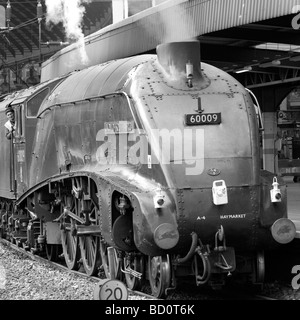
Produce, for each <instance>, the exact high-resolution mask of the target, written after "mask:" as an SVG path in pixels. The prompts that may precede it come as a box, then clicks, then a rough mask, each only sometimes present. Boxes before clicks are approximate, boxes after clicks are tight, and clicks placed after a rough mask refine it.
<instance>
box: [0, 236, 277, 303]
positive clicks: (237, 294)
mask: <svg viewBox="0 0 300 320" xmlns="http://www.w3.org/2000/svg"><path fill="white" fill-rule="evenodd" d="M0 242H1V243H3V244H4V245H6V246H7V247H8V248H11V249H13V250H15V251H17V252H19V253H21V254H23V255H25V256H26V257H29V258H30V259H32V260H34V261H37V262H40V263H43V264H45V265H48V266H51V267H53V268H55V269H59V270H64V271H66V272H68V273H71V274H74V275H77V276H79V277H82V278H88V279H89V280H92V281H94V282H95V286H96V285H98V286H102V285H103V284H104V283H105V282H106V281H107V280H109V279H106V278H100V277H96V276H88V275H87V274H86V273H84V271H83V272H81V271H74V270H70V269H69V268H67V267H66V266H65V265H63V264H62V263H57V262H53V261H49V260H48V259H46V258H44V257H42V256H39V255H36V254H34V253H32V252H30V251H26V250H25V249H24V248H22V247H19V246H18V245H16V244H13V243H12V242H10V241H8V240H5V239H0ZM183 288H185V289H183V290H182V289H179V290H178V291H177V290H176V291H174V292H173V293H171V294H170V295H169V296H168V298H167V300H169V301H172V300H173V301H174V300H277V299H274V298H270V297H267V296H264V295H263V294H255V293H253V292H250V291H249V292H248V291H247V290H245V288H242V290H241V287H238V286H237V287H234V288H229V289H228V288H224V289H222V290H217V291H215V290H206V289H204V290H203V289H200V288H198V287H191V286H190V285H184V286H183ZM186 288H189V292H185V291H186ZM127 290H128V294H129V295H130V296H131V299H133V300H161V299H157V298H154V297H153V296H151V295H149V294H147V293H145V292H141V291H134V290H130V289H127Z"/></svg>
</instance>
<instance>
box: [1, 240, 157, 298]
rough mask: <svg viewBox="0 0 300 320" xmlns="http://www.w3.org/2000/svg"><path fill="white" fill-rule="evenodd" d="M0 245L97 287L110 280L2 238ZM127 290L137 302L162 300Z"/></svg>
mask: <svg viewBox="0 0 300 320" xmlns="http://www.w3.org/2000/svg"><path fill="white" fill-rule="evenodd" d="M0 243H3V244H4V245H6V246H7V247H9V248H12V249H13V250H15V251H17V252H19V253H21V254H24V255H25V256H26V257H29V258H31V259H32V260H35V261H37V262H40V263H44V264H46V265H48V266H51V267H53V268H56V269H59V270H64V271H67V272H69V273H71V274H74V275H77V276H79V277H83V278H89V279H90V280H93V281H95V285H96V284H98V285H100V286H102V285H103V284H104V283H105V282H106V281H107V280H109V279H106V278H99V277H95V276H88V275H87V274H86V273H84V272H81V271H75V270H70V269H69V268H67V267H66V266H64V265H63V264H61V263H57V262H53V261H49V260H48V259H46V258H44V257H42V256H39V255H36V254H33V253H32V252H30V251H27V250H25V249H23V248H21V247H18V246H17V245H16V244H13V243H12V242H10V241H8V240H6V239H2V238H0ZM127 290H128V293H129V295H131V296H132V297H133V298H136V299H137V300H139V299H145V300H160V299H157V298H155V297H153V296H151V295H149V294H146V293H144V292H141V291H135V290H131V289H127Z"/></svg>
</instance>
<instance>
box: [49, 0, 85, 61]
mask: <svg viewBox="0 0 300 320" xmlns="http://www.w3.org/2000/svg"><path fill="white" fill-rule="evenodd" d="M90 1H91V0H45V3H46V6H47V14H46V23H47V24H50V23H51V22H52V23H54V24H58V23H60V22H62V24H63V26H64V29H65V33H66V37H67V38H68V40H70V41H73V42H76V43H77V44H78V48H79V51H80V56H81V62H82V63H83V64H86V63H87V61H88V57H87V54H86V51H85V43H84V34H83V32H82V29H81V25H82V19H83V16H84V13H85V7H84V6H83V5H82V4H83V3H89V2H90Z"/></svg>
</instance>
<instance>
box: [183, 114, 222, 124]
mask: <svg viewBox="0 0 300 320" xmlns="http://www.w3.org/2000/svg"><path fill="white" fill-rule="evenodd" d="M185 123H186V125H188V126H195V125H201V124H202V125H203V124H220V123H221V113H197V114H186V115H185Z"/></svg>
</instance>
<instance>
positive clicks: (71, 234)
mask: <svg viewBox="0 0 300 320" xmlns="http://www.w3.org/2000/svg"><path fill="white" fill-rule="evenodd" d="M8 105H9V106H10V107H12V108H13V109H14V112H15V118H16V130H15V132H14V138H13V139H12V140H7V139H6V137H5V134H4V129H3V130H2V133H1V135H0V143H1V153H0V173H1V179H0V205H1V211H0V223H1V224H0V228H1V236H2V237H4V238H7V239H10V240H11V241H13V242H16V243H17V244H18V245H20V246H23V247H24V248H25V249H27V250H31V251H33V252H36V253H40V254H43V253H45V254H46V255H47V257H48V259H49V260H56V259H57V258H58V255H59V254H60V250H61V251H62V253H63V256H64V259H65V262H66V264H67V266H68V268H70V269H75V270H76V269H78V268H79V267H80V266H81V264H82V265H83V267H84V269H85V272H86V273H87V274H88V275H94V274H96V273H98V272H99V270H100V271H101V270H102V271H103V272H104V273H105V275H106V277H108V278H110V279H122V280H123V281H124V282H126V284H127V286H128V287H129V288H130V289H138V288H140V287H141V286H142V285H143V283H145V281H148V282H147V283H149V284H150V287H151V290H152V294H153V295H154V296H155V297H163V296H166V295H167V294H168V291H169V290H171V289H174V288H175V287H176V284H177V280H178V279H180V278H184V277H188V276H193V277H194V279H195V283H196V285H197V286H201V285H212V286H218V285H223V284H224V283H226V279H227V277H228V275H230V274H232V275H234V274H241V275H246V276H247V278H249V277H250V278H251V280H252V282H253V283H260V282H262V281H263V279H264V274H265V261H264V251H265V250H276V249H277V248H278V247H279V246H281V245H283V244H286V243H289V242H291V241H292V240H293V238H294V236H295V232H296V230H295V226H294V224H293V223H292V222H291V221H290V220H289V219H287V196H286V188H285V186H284V184H283V182H282V181H281V180H280V177H276V176H275V175H274V174H273V173H271V172H267V171H265V170H262V169H261V156H260V141H259V123H258V122H259V121H258V120H259V118H258V116H257V115H258V113H257V111H256V107H255V105H254V103H253V100H252V97H251V95H250V93H249V92H248V91H247V90H246V89H245V88H244V87H243V86H242V85H241V84H240V83H238V82H237V81H236V80H235V79H234V78H233V77H231V76H230V75H229V74H227V73H225V72H223V71H222V70H219V69H217V68H215V67H213V66H211V65H208V64H206V63H203V62H201V61H200V44H199V42H198V41H186V42H173V43H167V44H161V45H159V46H158V47H157V55H154V54H145V55H140V56H134V57H129V58H124V59H120V60H114V61H109V62H106V63H103V64H100V65H95V66H90V67H87V68H85V69H82V70H80V71H74V72H71V73H69V74H67V75H65V76H62V77H58V78H55V79H52V80H48V81H47V82H45V83H40V84H39V85H37V86H34V87H31V88H29V89H26V90H23V91H18V92H15V93H13V94H11V95H8V96H5V97H3V98H2V101H1V102H0V127H2V128H3V127H4V122H5V121H6V119H5V109H6V108H7V106H8Z"/></svg>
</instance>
